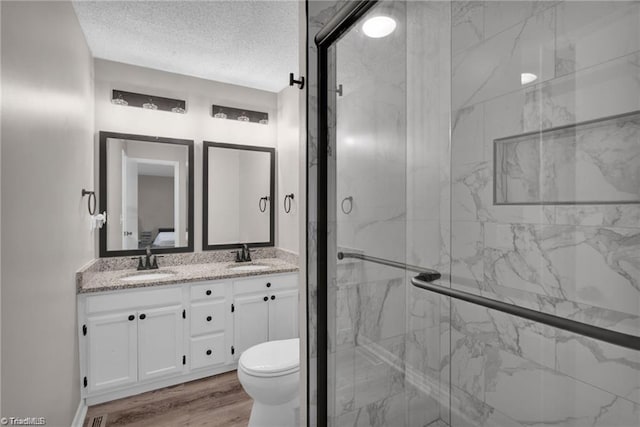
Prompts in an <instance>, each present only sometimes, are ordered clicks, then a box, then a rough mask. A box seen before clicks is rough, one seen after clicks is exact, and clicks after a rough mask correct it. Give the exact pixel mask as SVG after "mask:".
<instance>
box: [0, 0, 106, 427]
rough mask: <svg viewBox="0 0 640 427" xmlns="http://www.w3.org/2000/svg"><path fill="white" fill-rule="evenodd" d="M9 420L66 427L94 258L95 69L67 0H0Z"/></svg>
mask: <svg viewBox="0 0 640 427" xmlns="http://www.w3.org/2000/svg"><path fill="white" fill-rule="evenodd" d="M1 8H2V89H3V91H2V156H1V158H2V166H1V171H2V180H1V182H2V216H1V217H2V254H3V261H4V265H3V267H4V268H3V269H2V274H1V277H2V297H3V298H2V361H3V365H2V398H3V402H2V406H3V407H2V415H3V416H16V417H19V416H22V417H25V416H44V417H46V418H47V425H52V426H63V425H69V424H70V423H71V421H72V419H73V417H74V413H75V411H76V409H77V407H78V404H79V402H80V378H79V370H78V342H77V330H76V289H75V282H74V273H75V271H76V270H77V269H78V268H79V267H81V266H82V265H83V264H84V263H86V262H87V261H89V260H90V259H91V258H92V257H93V245H94V238H93V234H92V233H91V232H90V231H89V220H88V213H87V207H86V199H83V198H82V197H81V195H80V190H81V189H82V188H88V189H92V188H93V138H92V135H93V81H92V76H93V66H92V64H93V61H92V59H91V54H90V52H89V49H88V47H87V45H86V42H85V40H84V36H83V34H82V32H81V30H80V26H79V24H78V22H77V19H76V15H75V13H74V11H73V8H72V7H71V4H70V3H68V2H4V1H3V2H2V3H1Z"/></svg>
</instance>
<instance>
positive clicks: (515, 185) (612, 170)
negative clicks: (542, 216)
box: [494, 111, 640, 205]
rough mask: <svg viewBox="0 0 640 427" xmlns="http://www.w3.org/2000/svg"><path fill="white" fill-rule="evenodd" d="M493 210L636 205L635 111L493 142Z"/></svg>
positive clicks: (639, 162)
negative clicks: (495, 208)
mask: <svg viewBox="0 0 640 427" xmlns="http://www.w3.org/2000/svg"><path fill="white" fill-rule="evenodd" d="M494 162H495V168H494V171H495V180H494V182H495V188H494V204H495V205H543V204H545V205H546V204H558V205H561V204H604V203H610V204H621V203H640V111H634V112H631V113H626V114H621V115H616V116H611V117H606V118H602V119H596V120H590V121H588V122H582V123H576V124H573V125H568V126H561V127H556V128H551V129H546V130H543V131H539V132H530V133H526V134H522V135H516V136H512V137H507V138H500V139H496V140H494Z"/></svg>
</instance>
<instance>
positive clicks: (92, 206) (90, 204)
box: [82, 188, 96, 215]
mask: <svg viewBox="0 0 640 427" xmlns="http://www.w3.org/2000/svg"><path fill="white" fill-rule="evenodd" d="M87 194H88V195H89V200H87V209H89V215H95V214H96V192H95V191H89V190H85V189H84V188H83V189H82V197H84V196H86V195H87Z"/></svg>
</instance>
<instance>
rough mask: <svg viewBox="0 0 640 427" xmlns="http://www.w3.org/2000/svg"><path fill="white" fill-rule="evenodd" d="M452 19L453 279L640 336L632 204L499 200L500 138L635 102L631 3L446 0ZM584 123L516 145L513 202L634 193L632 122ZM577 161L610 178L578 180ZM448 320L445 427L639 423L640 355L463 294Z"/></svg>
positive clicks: (637, 227) (636, 12)
mask: <svg viewBox="0 0 640 427" xmlns="http://www.w3.org/2000/svg"><path fill="white" fill-rule="evenodd" d="M452 21H453V22H452V33H451V37H452V51H453V58H452V67H453V69H452V75H451V79H452V113H451V118H452V155H451V172H452V178H451V189H452V190H451V191H452V195H451V197H452V203H451V209H452V210H451V218H452V223H451V276H452V279H451V280H452V285H453V286H454V287H459V288H463V289H464V288H469V287H470V288H473V289H474V290H475V291H476V292H478V291H479V292H480V293H482V294H486V295H487V296H490V297H492V298H498V299H502V300H505V301H509V302H513V303H517V304H520V305H523V306H526V307H530V308H534V309H536V310H541V311H545V312H549V313H554V314H558V315H560V316H564V317H568V318H572V319H575V320H580V321H584V322H587V323H590V324H594V325H597V326H602V327H606V328H610V329H614V330H618V331H622V332H626V333H631V334H635V335H638V334H640V320H639V318H638V314H639V313H640V206H638V205H637V204H635V205H634V204H616V203H615V202H610V203H608V204H602V205H593V204H592V205H587V204H585V205H547V206H535V205H523V206H507V205H494V204H493V197H494V194H493V187H494V182H493V179H494V164H493V161H494V159H493V144H494V142H493V141H494V140H495V139H498V138H504V137H509V136H513V135H518V134H521V133H526V132H532V131H539V130H544V129H549V128H552V127H557V126H563V125H570V124H573V123H576V122H584V121H589V120H594V119H599V118H602V117H607V116H612V115H618V114H625V113H629V112H633V111H637V110H640V3H639V2H550V1H539V2H531V1H523V2H498V1H490V2H489V1H488V2H454V3H452ZM523 72H530V73H534V74H536V75H537V76H538V78H537V80H536V81H534V82H532V83H530V84H526V85H522V84H521V81H520V74H521V73H523ZM589 132H590V133H589V135H587V137H583V136H584V135H582V136H581V134H580V132H574V134H573V135H571V134H569V135H563V137H562V138H558V139H556V140H553V141H547V140H544V139H543V140H542V141H538V142H537V143H536V142H535V140H534V141H528V143H527V144H528V145H527V146H526V147H520V148H519V149H521V152H520V153H511V154H512V156H511V157H510V158H509V160H510V161H511V163H510V165H511V166H512V169H511V170H512V171H514V175H513V176H511V177H510V178H515V181H513V182H512V184H514V183H515V184H517V185H520V187H521V188H520V189H519V190H518V191H513V192H512V193H511V196H514V197H520V198H521V200H518V201H521V202H522V201H531V200H532V199H534V198H538V199H540V198H541V197H547V198H549V197H551V199H553V197H554V195H555V196H557V195H558V194H561V195H562V199H567V197H569V198H571V197H574V198H579V199H580V200H583V201H584V200H592V201H598V200H599V199H598V196H599V195H600V196H601V198H602V201H605V202H606V201H607V200H609V201H611V200H616V199H614V198H613V196H616V197H617V200H625V199H621V198H620V196H621V195H622V196H624V197H625V198H627V199H628V198H629V197H632V196H634V195H637V192H638V188H637V187H638V186H637V185H636V184H634V183H636V182H637V180H638V176H639V175H640V171H639V170H640V167H639V160H638V147H639V146H640V145H639V144H640V140H639V139H638V132H637V127H636V130H635V131H633V132H625V129H624V127H623V126H617V125H613V126H612V127H609V128H606V127H600V128H591V129H590V130H589ZM580 144H583V145H580ZM585 147H586V148H588V150H585V149H584V148H585ZM527 150H528V151H529V152H528V153H525V152H526V151H527ZM536 156H537V157H538V159H536V160H537V161H538V162H539V163H537V164H538V165H540V164H544V165H546V167H547V169H545V167H539V168H538V169H537V170H535V166H532V167H527V165H528V166H531V165H532V164H536V161H534V162H531V160H532V159H533V158H534V157H536ZM540 158H542V159H543V161H540V160H539V159H540ZM587 158H588V160H587V161H585V159H587ZM523 159H527V160H526V161H525V160H523ZM544 159H546V163H545V162H544ZM527 162H528V163H527ZM585 164H587V165H588V166H589V168H590V169H589V170H590V171H591V172H594V173H596V175H591V176H597V173H600V176H609V177H613V178H614V179H613V180H609V181H607V180H598V179H595V178H594V179H591V181H590V182H591V183H592V184H593V185H591V186H585V185H584V184H585V183H586V182H587V180H586V179H584V174H582V172H581V173H577V172H576V170H577V169H578V168H584V167H585ZM549 165H553V166H554V167H553V168H551V169H552V170H553V171H555V172H557V173H558V175H557V176H560V177H561V179H560V180H555V181H554V179H553V176H552V175H551V174H550V172H549ZM518 168H519V169H518ZM582 171H584V169H582ZM602 172H606V173H602ZM518 173H519V174H520V175H518ZM563 174H564V175H563ZM576 177H578V179H576ZM524 178H526V179H524ZM518 180H519V181H518ZM516 181H517V182H516ZM604 181H607V182H609V183H610V184H611V186H610V187H609V190H607V187H605V186H604V185H603V184H602V183H603V182H604ZM603 190H604V191H603ZM614 190H615V191H617V192H618V193H617V194H614ZM603 192H604V193H607V194H606V196H602V194H603ZM525 196H527V197H525ZM556 200H558V199H556ZM546 201H549V200H546ZM551 201H553V200H551ZM451 324H452V331H451V346H452V347H451V354H450V357H449V358H445V359H446V360H445V366H444V367H443V370H445V371H446V370H448V371H450V372H451V384H452V399H451V400H452V405H453V406H452V419H451V425H455V426H458V425H470V426H471V425H472V426H520V425H536V426H543V425H563V426H583V425H591V426H631V425H640V354H638V352H634V351H631V350H624V349H622V348H619V347H616V346H612V345H607V344H604V343H602V342H599V341H596V340H591V339H587V338H585V337H582V336H578V335H574V334H570V333H566V332H563V331H560V330H556V329H553V328H548V327H544V326H542V325H540V324H537V323H533V322H529V321H524V320H521V319H517V318H515V317H513V316H507V315H503V314H500V313H496V312H494V311H490V310H486V309H481V308H478V307H477V306H473V305H471V304H468V303H464V302H453V303H452V306H451Z"/></svg>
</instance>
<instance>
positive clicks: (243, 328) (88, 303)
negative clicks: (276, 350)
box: [78, 273, 298, 405]
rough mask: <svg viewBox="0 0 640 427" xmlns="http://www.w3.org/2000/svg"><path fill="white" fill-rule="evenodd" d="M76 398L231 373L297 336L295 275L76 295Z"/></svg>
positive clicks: (101, 397)
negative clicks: (265, 345)
mask: <svg viewBox="0 0 640 427" xmlns="http://www.w3.org/2000/svg"><path fill="white" fill-rule="evenodd" d="M78 321H79V340H80V367H81V368H80V369H81V378H82V381H83V387H82V396H83V398H85V399H86V402H87V404H88V405H93V404H97V403H102V402H107V401H110V400H114V399H118V398H121V397H125V396H130V395H133V394H138V393H142V392H145V391H149V390H154V389H157V388H161V387H166V386H170V385H174V384H179V383H181V382H185V381H191V380H195V379H198V378H204V377H208V376H211V375H216V374H220V373H223V372H227V371H231V370H234V369H236V366H237V359H238V358H239V357H240V354H241V353H242V351H244V350H246V349H247V348H249V347H251V346H252V345H255V344H259V343H261V342H265V341H269V340H274V339H286V338H294V337H297V336H298V275H297V273H284V274H269V275H267V274H265V275H260V276H251V277H250V278H246V277H245V278H234V279H233V280H230V279H226V280H210V281H203V282H198V283H184V284H177V285H158V286H150V287H139V288H133V289H126V290H125V289H123V290H114V291H108V292H96V293H84V294H80V295H78Z"/></svg>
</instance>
